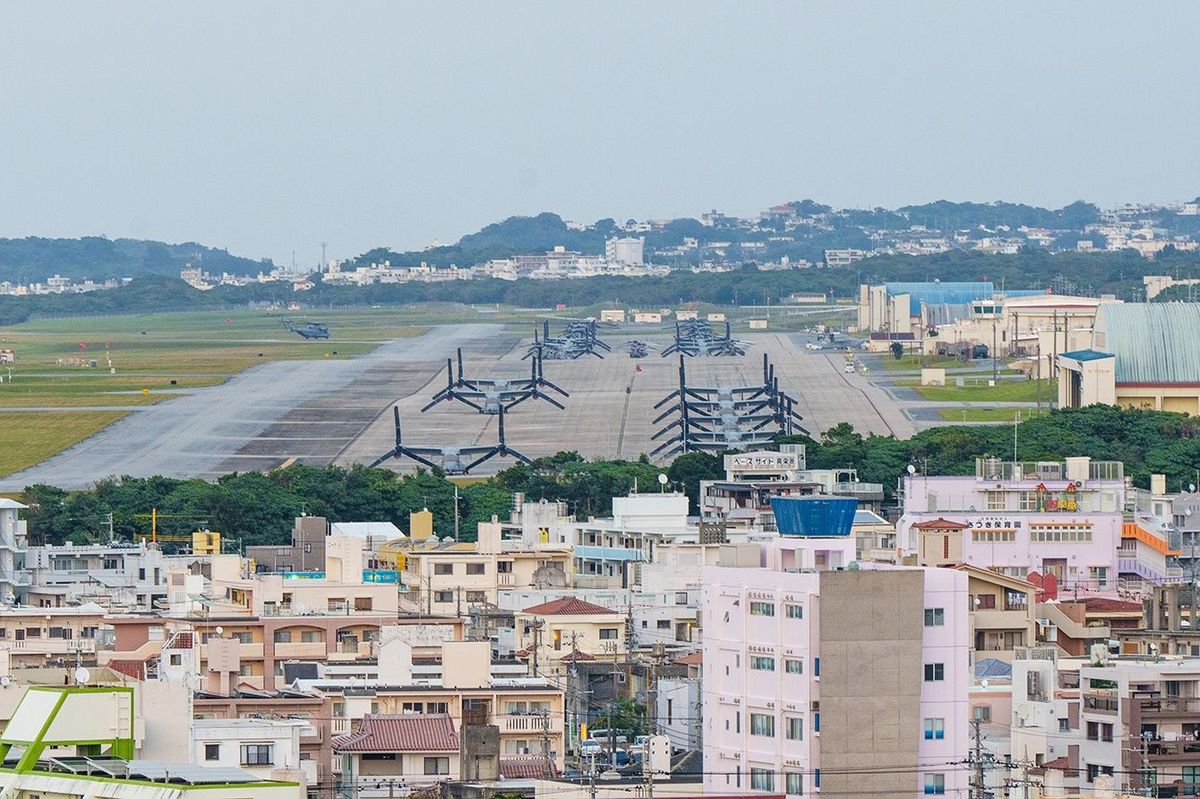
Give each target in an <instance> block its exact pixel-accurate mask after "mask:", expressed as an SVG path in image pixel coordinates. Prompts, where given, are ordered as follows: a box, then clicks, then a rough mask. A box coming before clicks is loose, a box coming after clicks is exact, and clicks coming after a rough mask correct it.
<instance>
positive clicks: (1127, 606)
mask: <svg viewBox="0 0 1200 799" xmlns="http://www.w3.org/2000/svg"><path fill="white" fill-rule="evenodd" d="M1079 601H1080V602H1082V603H1083V605H1084V607H1085V608H1086V609H1087V612H1088V613H1141V612H1142V603H1141V602H1126V601H1125V600H1123V599H1111V598H1109V597H1106V596H1089V597H1084V598H1083V599H1081V600H1079Z"/></svg>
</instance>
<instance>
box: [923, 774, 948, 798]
mask: <svg viewBox="0 0 1200 799" xmlns="http://www.w3.org/2000/svg"><path fill="white" fill-rule="evenodd" d="M945 792H946V775H945V774H926V775H925V795H926V796H941V795H942V794H944V793H945Z"/></svg>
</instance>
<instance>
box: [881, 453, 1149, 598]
mask: <svg viewBox="0 0 1200 799" xmlns="http://www.w3.org/2000/svg"><path fill="white" fill-rule="evenodd" d="M902 492H903V515H902V516H901V518H900V521H899V522H898V524H897V539H898V542H897V543H898V546H899V547H901V548H902V550H903V551H904V552H905V553H906V554H911V555H915V556H916V557H917V559H918V562H920V563H921V564H923V565H942V564H949V563H960V562H962V563H969V564H971V565H973V566H980V567H982V568H985V569H993V570H995V571H999V572H1001V573H1003V574H1007V575H1010V576H1013V577H1020V578H1026V577H1028V576H1029V575H1030V574H1033V573H1037V574H1040V575H1044V576H1050V575H1052V576H1053V577H1054V578H1055V580H1056V583H1057V587H1058V589H1059V590H1072V591H1074V590H1078V591H1083V592H1086V591H1091V592H1100V593H1104V592H1110V593H1115V591H1116V585H1117V578H1118V574H1119V573H1120V572H1121V571H1123V569H1121V567H1120V564H1119V563H1118V549H1119V547H1120V545H1121V540H1122V534H1123V525H1124V522H1125V518H1124V515H1123V512H1124V509H1125V479H1124V471H1123V468H1122V464H1120V463H1118V462H1114V461H1092V460H1091V459H1090V458H1085V457H1080V458H1067V459H1066V461H1065V463H1060V462H1037V463H1014V462H1008V461H1001V460H999V459H996V458H980V459H977V461H976V466H975V474H974V475H973V476H965V477H940V476H939V477H930V476H926V475H923V474H919V473H914V474H909V475H907V476H905V477H904V478H903V480H902ZM1143 532H1145V531H1143ZM1139 562H1140V561H1139ZM1143 565H1144V566H1146V567H1147V568H1150V564H1143ZM1127 568H1128V567H1127Z"/></svg>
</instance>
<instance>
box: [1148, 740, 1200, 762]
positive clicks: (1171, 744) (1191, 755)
mask: <svg viewBox="0 0 1200 799" xmlns="http://www.w3.org/2000/svg"><path fill="white" fill-rule="evenodd" d="M1146 754H1147V755H1149V756H1150V758H1151V759H1154V760H1174V761H1180V762H1184V761H1186V762H1188V763H1195V764H1197V765H1200V741H1198V740H1196V739H1194V738H1193V739H1189V740H1179V741H1149V742H1147V744H1146Z"/></svg>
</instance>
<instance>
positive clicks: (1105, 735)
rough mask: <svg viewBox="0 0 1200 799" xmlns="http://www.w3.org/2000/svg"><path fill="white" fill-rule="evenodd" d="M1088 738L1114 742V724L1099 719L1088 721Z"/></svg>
mask: <svg viewBox="0 0 1200 799" xmlns="http://www.w3.org/2000/svg"><path fill="white" fill-rule="evenodd" d="M1087 739H1088V740H1089V741H1104V742H1106V743H1112V739H1113V725H1111V724H1102V723H1100V722H1098V721H1089V722H1088V723H1087Z"/></svg>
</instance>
